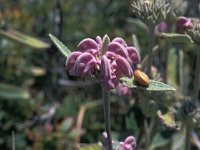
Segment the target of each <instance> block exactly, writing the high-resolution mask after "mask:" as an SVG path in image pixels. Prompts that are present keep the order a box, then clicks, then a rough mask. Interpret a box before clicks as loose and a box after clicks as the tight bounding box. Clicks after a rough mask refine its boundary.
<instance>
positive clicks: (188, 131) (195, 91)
mask: <svg viewBox="0 0 200 150" xmlns="http://www.w3.org/2000/svg"><path fill="white" fill-rule="evenodd" d="M199 64H200V50H197V58H196V64H195V68H196V69H195V78H194V80H193V94H192V100H193V101H198V100H197V99H198V90H199V74H200V67H199V66H198V65H199ZM191 130H192V129H191V127H190V126H187V128H186V150H190V149H191V143H190V138H191Z"/></svg>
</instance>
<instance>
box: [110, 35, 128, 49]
mask: <svg viewBox="0 0 200 150" xmlns="http://www.w3.org/2000/svg"><path fill="white" fill-rule="evenodd" d="M112 42H117V43H120V44H121V45H123V46H124V47H127V44H126V42H125V41H124V39H122V38H120V37H117V38H114V39H113V40H112Z"/></svg>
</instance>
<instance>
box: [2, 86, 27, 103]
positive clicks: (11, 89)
mask: <svg viewBox="0 0 200 150" xmlns="http://www.w3.org/2000/svg"><path fill="white" fill-rule="evenodd" d="M0 99H6V100H16V99H17V100H24V99H30V94H29V92H28V90H27V89H24V88H20V87H17V86H13V85H9V84H3V83H1V84H0Z"/></svg>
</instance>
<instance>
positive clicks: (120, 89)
mask: <svg viewBox="0 0 200 150" xmlns="http://www.w3.org/2000/svg"><path fill="white" fill-rule="evenodd" d="M117 93H118V95H119V96H131V95H132V90H131V89H130V88H128V87H126V86H124V85H122V84H121V83H119V84H118V85H117Z"/></svg>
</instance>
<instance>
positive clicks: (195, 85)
mask: <svg viewBox="0 0 200 150" xmlns="http://www.w3.org/2000/svg"><path fill="white" fill-rule="evenodd" d="M199 64H200V50H198V51H197V58H196V65H195V66H196V69H195V78H194V81H193V82H194V83H193V88H194V89H193V95H192V98H193V100H194V101H197V98H198V90H199V74H200V67H199Z"/></svg>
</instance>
